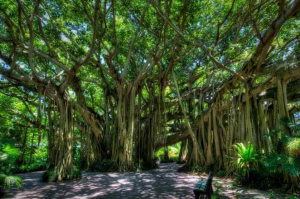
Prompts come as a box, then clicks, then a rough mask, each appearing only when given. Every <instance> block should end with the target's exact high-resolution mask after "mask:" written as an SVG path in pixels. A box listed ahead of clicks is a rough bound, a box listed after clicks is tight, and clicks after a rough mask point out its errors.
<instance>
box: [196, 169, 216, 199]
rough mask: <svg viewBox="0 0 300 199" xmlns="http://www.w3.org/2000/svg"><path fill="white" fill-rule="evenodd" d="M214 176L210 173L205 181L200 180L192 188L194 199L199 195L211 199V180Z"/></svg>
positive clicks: (197, 198)
mask: <svg viewBox="0 0 300 199" xmlns="http://www.w3.org/2000/svg"><path fill="white" fill-rule="evenodd" d="M213 176H214V174H213V173H212V172H210V173H209V175H208V177H207V180H203V179H201V180H200V181H199V182H198V183H197V184H196V186H195V188H194V194H195V199H199V198H200V195H205V196H207V198H209V199H211V196H212V194H213V189H212V180H213Z"/></svg>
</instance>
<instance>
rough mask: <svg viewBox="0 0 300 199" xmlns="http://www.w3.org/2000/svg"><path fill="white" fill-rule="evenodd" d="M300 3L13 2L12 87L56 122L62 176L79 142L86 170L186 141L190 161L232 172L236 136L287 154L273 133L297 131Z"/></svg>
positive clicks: (2, 70)
mask: <svg viewBox="0 0 300 199" xmlns="http://www.w3.org/2000/svg"><path fill="white" fill-rule="evenodd" d="M299 11H300V0H230V1H224V0H219V1H210V0H204V1H196V0H183V1H179V0H173V1H169V0H160V1H157V0H147V1H138V0H133V1H131V0H124V1H116V0H105V1H104V0H92V1H83V0H71V1H62V0H47V1H45V0H44V1H43V0H35V1H31V0H23V1H21V0H5V1H1V4H0V83H1V85H0V89H1V93H2V94H3V95H4V94H5V95H6V96H10V97H11V98H16V99H18V100H20V101H22V102H23V103H24V104H25V105H26V107H27V109H26V110H27V111H28V113H30V114H29V115H27V116H25V115H23V116H22V115H19V116H18V117H22V118H23V119H24V121H25V122H26V124H30V125H32V126H34V128H36V129H37V130H38V132H45V133H44V134H43V135H44V136H46V137H47V146H48V160H47V161H48V164H49V165H50V166H49V169H53V171H55V172H56V173H57V174H58V180H63V179H69V178H72V175H71V174H72V172H73V170H74V160H73V159H74V153H75V152H74V151H75V150H74V146H75V145H76V146H77V145H78V146H80V162H81V164H82V165H84V167H85V169H89V168H90V167H91V165H95V164H98V163H99V164H100V163H101V161H103V160H107V159H109V160H112V161H114V162H115V164H116V167H117V169H118V170H119V171H126V170H132V169H133V168H134V165H135V164H136V163H142V164H143V165H144V166H145V167H149V168H153V167H155V152H156V151H157V150H159V149H161V148H167V147H168V146H170V145H172V144H175V143H178V142H180V143H181V151H180V160H181V161H186V164H185V166H184V169H187V170H188V169H192V168H193V167H195V166H199V167H201V168H210V169H215V170H226V171H227V172H228V173H231V172H233V170H232V169H233V167H232V161H231V159H230V158H228V157H232V156H234V150H233V145H234V144H236V143H247V142H248V141H250V142H251V143H252V144H254V145H255V146H256V147H257V148H259V149H260V150H261V151H262V153H268V152H271V151H274V150H277V151H279V152H280V153H285V150H286V149H285V148H278V147H277V146H275V143H276V141H277V140H278V136H276V135H275V136H268V135H269V134H270V133H271V132H272V131H274V130H278V129H280V130H281V131H282V132H283V133H284V134H285V135H291V133H292V130H291V129H290V128H289V127H287V126H282V125H281V123H280V121H282V120H289V121H291V122H292V123H296V121H297V118H295V116H296V115H297V113H299V112H300V110H299V108H300V107H299V100H300V43H299V41H300V40H299V39H300V37H299V36H300V23H299V20H300V14H299ZM32 110H34V111H32ZM12 113H13V110H12ZM14 114H16V115H17V113H14ZM39 135H40V136H42V134H40V133H39ZM165 152H166V156H167V155H168V154H167V150H166V151H165ZM285 179H286V180H287V181H289V182H292V184H293V185H294V186H296V185H299V176H298V177H297V176H296V177H294V176H289V175H288V174H287V175H286V176H285Z"/></svg>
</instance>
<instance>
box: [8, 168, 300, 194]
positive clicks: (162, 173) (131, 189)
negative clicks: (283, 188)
mask: <svg viewBox="0 0 300 199" xmlns="http://www.w3.org/2000/svg"><path fill="white" fill-rule="evenodd" d="M180 166H181V165H179V164H176V163H161V164H160V165H159V168H158V169H155V170H151V171H142V172H119V173H117V172H103V173H99V172H86V173H83V176H82V179H81V180H78V181H65V182H59V183H45V182H42V181H41V177H42V175H43V172H32V173H26V174H20V175H19V176H20V177H21V178H23V180H24V186H23V188H22V189H20V190H18V189H11V190H10V191H6V192H5V195H4V198H20V199H21V198H43V199H44V198H120V197H123V198H174V199H175V198H194V194H193V188H194V186H195V184H196V183H197V182H198V181H199V180H200V178H206V177H207V176H206V175H205V174H204V175H200V176H199V175H198V174H195V173H184V172H177V169H178V168H179V167H180ZM232 183H233V181H232V180H231V179H225V178H219V177H215V178H214V182H213V184H214V191H215V194H214V198H272V197H273V198H282V199H286V198H289V199H292V198H297V197H296V196H288V195H285V194H279V193H276V192H266V191H258V190H253V189H247V188H241V187H235V186H233V185H232Z"/></svg>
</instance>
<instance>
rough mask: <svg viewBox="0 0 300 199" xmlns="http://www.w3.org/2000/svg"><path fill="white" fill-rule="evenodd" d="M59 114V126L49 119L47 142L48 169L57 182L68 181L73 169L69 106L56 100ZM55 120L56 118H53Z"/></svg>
mask: <svg viewBox="0 0 300 199" xmlns="http://www.w3.org/2000/svg"><path fill="white" fill-rule="evenodd" d="M56 104H57V107H58V113H59V125H55V121H53V119H50V118H51V114H50V117H49V119H50V120H49V124H50V131H49V134H48V140H49V145H48V147H49V150H48V152H49V156H48V161H49V163H50V169H53V170H54V172H55V173H56V174H57V175H58V177H57V180H58V181H62V180H64V179H70V178H71V173H72V171H73V169H74V165H73V137H74V135H73V132H74V125H73V114H72V108H71V106H70V104H68V102H67V100H65V99H62V98H57V99H56ZM54 119H56V117H54Z"/></svg>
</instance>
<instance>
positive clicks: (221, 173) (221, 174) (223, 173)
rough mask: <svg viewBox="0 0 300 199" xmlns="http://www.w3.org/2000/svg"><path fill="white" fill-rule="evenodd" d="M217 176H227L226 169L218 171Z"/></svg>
mask: <svg viewBox="0 0 300 199" xmlns="http://www.w3.org/2000/svg"><path fill="white" fill-rule="evenodd" d="M216 176H218V177H220V178H222V177H225V176H226V171H224V170H221V171H218V172H217V173H216Z"/></svg>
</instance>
